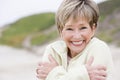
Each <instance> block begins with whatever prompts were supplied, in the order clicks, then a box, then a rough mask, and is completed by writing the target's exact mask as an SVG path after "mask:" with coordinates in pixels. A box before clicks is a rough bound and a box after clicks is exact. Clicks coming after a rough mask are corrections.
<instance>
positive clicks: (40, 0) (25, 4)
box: [0, 0, 104, 27]
mask: <svg viewBox="0 0 120 80" xmlns="http://www.w3.org/2000/svg"><path fill="white" fill-rule="evenodd" d="M95 1H96V2H97V3H98V2H101V1H104V0H95ZM61 2H62V0H0V27H2V26H3V25H5V24H9V23H11V22H14V21H16V20H18V19H20V18H21V17H24V16H28V15H32V14H37V13H41V12H50V11H51V12H55V11H56V10H57V9H58V7H59V5H60V3H61Z"/></svg>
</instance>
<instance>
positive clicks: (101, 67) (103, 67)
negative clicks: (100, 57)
mask: <svg viewBox="0 0 120 80" xmlns="http://www.w3.org/2000/svg"><path fill="white" fill-rule="evenodd" d="M95 68H96V69H98V70H104V71H106V70H107V68H106V66H103V65H97V66H95Z"/></svg>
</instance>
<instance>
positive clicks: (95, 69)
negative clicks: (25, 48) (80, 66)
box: [36, 55, 107, 80]
mask: <svg viewBox="0 0 120 80" xmlns="http://www.w3.org/2000/svg"><path fill="white" fill-rule="evenodd" d="M93 60H94V58H93V57H91V58H90V59H89V60H88V61H87V63H86V64H85V68H86V69H87V72H88V75H89V78H90V80H106V76H107V72H106V67H105V66H102V65H97V66H92V65H91V64H92V63H93ZM49 61H50V62H44V63H43V62H41V63H39V64H38V68H37V69H36V73H37V77H38V78H39V79H43V80H45V79H46V77H47V76H48V74H49V72H50V71H52V70H53V69H54V68H55V67H57V66H59V65H58V63H57V62H56V60H55V59H54V58H53V57H52V56H51V55H49Z"/></svg>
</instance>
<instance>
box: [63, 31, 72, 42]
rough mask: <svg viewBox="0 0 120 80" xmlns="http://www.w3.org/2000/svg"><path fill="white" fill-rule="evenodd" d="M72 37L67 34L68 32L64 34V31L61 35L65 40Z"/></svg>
mask: <svg viewBox="0 0 120 80" xmlns="http://www.w3.org/2000/svg"><path fill="white" fill-rule="evenodd" d="M70 36H71V35H70V34H69V33H67V32H64V31H63V32H62V33H61V37H62V39H63V40H68V39H69V38H70Z"/></svg>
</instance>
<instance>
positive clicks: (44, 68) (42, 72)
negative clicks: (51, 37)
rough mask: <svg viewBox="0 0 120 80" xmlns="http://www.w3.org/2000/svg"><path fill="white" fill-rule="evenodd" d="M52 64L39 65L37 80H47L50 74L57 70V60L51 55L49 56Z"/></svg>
mask: <svg viewBox="0 0 120 80" xmlns="http://www.w3.org/2000/svg"><path fill="white" fill-rule="evenodd" d="M48 58H49V60H50V62H41V63H39V65H38V68H37V69H36V73H37V78H39V79H45V78H46V77H47V75H48V73H49V72H50V71H51V70H52V69H53V68H55V67H56V66H58V63H57V62H56V61H55V59H54V58H53V57H52V56H51V55H49V56H48Z"/></svg>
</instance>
